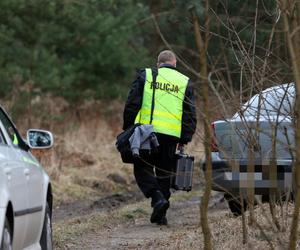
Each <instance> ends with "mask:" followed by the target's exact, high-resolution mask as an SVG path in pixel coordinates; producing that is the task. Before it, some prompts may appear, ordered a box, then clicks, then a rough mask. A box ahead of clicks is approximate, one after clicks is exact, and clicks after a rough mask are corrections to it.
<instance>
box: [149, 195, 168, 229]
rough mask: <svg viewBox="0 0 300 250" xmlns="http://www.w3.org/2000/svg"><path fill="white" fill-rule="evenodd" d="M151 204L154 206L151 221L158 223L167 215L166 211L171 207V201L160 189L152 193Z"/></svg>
mask: <svg viewBox="0 0 300 250" xmlns="http://www.w3.org/2000/svg"><path fill="white" fill-rule="evenodd" d="M151 206H152V207H153V212H152V214H151V218H150V222H151V223H158V222H160V221H161V219H162V218H163V217H164V216H165V215H166V211H167V209H168V208H169V202H168V201H167V200H166V199H165V198H164V196H163V194H162V193H161V192H160V191H158V190H156V191H155V192H154V193H153V194H152V202H151Z"/></svg>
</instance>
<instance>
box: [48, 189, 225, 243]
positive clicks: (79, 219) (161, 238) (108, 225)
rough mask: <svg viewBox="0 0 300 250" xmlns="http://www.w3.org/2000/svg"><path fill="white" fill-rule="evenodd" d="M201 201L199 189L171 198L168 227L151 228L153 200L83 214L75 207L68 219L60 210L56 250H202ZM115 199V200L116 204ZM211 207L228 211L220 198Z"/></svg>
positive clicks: (129, 201) (131, 200) (125, 202)
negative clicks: (150, 203)
mask: <svg viewBox="0 0 300 250" xmlns="http://www.w3.org/2000/svg"><path fill="white" fill-rule="evenodd" d="M133 197H134V198H133ZM199 197H200V190H199V189H198V190H195V191H193V192H190V193H185V192H176V193H175V194H174V195H173V196H172V198H171V207H170V209H169V211H168V216H167V217H168V221H169V225H168V226H157V225H154V224H151V223H150V222H149V217H150V214H151V208H150V205H149V200H146V199H144V198H142V200H140V199H141V198H140V197H139V196H137V197H136V196H134V195H133V196H131V198H130V197H127V199H126V200H123V203H122V202H121V203H119V204H118V205H117V206H111V207H110V208H109V209H101V208H100V207H98V209H91V206H90V205H89V206H87V207H89V209H86V211H85V212H82V211H83V210H81V209H79V210H78V209H77V208H75V207H74V210H73V214H69V215H67V214H64V216H65V218H64V219H63V216H62V217H61V215H62V212H61V211H60V210H57V214H56V215H55V214H54V219H55V223H54V236H55V245H56V248H57V249H199V247H200V246H201V245H202V243H201V242H202V236H201V231H200V229H199V222H200V218H199V204H200V198H199ZM119 198H120V197H119ZM114 199H115V197H112V201H113V200H114ZM121 199H123V198H121ZM107 200H108V199H107ZM139 200H140V201H139ZM210 206H211V211H214V210H216V211H217V210H218V212H220V209H224V208H226V205H225V206H224V204H223V202H222V200H220V196H214V198H213V199H212V200H211V204H210ZM106 207H107V203H106ZM64 209H65V208H64ZM76 209H77V212H78V211H79V212H78V214H77V216H76V215H75V213H76ZM86 212H88V213H86Z"/></svg>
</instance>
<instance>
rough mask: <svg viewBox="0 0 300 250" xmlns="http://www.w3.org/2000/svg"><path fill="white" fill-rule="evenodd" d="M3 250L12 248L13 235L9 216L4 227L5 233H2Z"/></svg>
mask: <svg viewBox="0 0 300 250" xmlns="http://www.w3.org/2000/svg"><path fill="white" fill-rule="evenodd" d="M0 249H1V250H12V237H11V229H10V226H9V222H8V220H7V218H6V219H5V224H4V228H3V235H2V243H1V248H0Z"/></svg>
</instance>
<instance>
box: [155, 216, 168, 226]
mask: <svg viewBox="0 0 300 250" xmlns="http://www.w3.org/2000/svg"><path fill="white" fill-rule="evenodd" d="M156 224H157V225H159V226H167V225H168V220H167V217H166V216H165V215H164V216H163V217H162V218H161V220H160V221H158V222H157V223H156Z"/></svg>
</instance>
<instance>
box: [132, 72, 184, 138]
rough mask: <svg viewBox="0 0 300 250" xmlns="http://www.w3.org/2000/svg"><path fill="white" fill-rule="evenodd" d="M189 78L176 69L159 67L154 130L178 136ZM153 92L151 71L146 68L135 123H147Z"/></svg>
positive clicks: (153, 122)
mask: <svg viewBox="0 0 300 250" xmlns="http://www.w3.org/2000/svg"><path fill="white" fill-rule="evenodd" d="M188 80H189V78H188V77H186V76H185V75H183V74H181V73H179V72H178V71H176V70H173V69H169V68H159V69H158V75H157V78H156V83H157V85H156V89H155V101H154V112H153V121H152V125H153V128H154V131H155V132H158V133H162V134H166V135H172V136H175V137H178V138H180V135H181V126H182V106H183V101H184V94H185V90H186V87H187V84H188ZM152 94H153V83H152V71H151V69H146V79H145V86H144V93H143V103H142V108H141V110H140V111H139V113H138V115H137V117H136V120H135V123H142V124H149V123H150V115H151V104H152Z"/></svg>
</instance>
